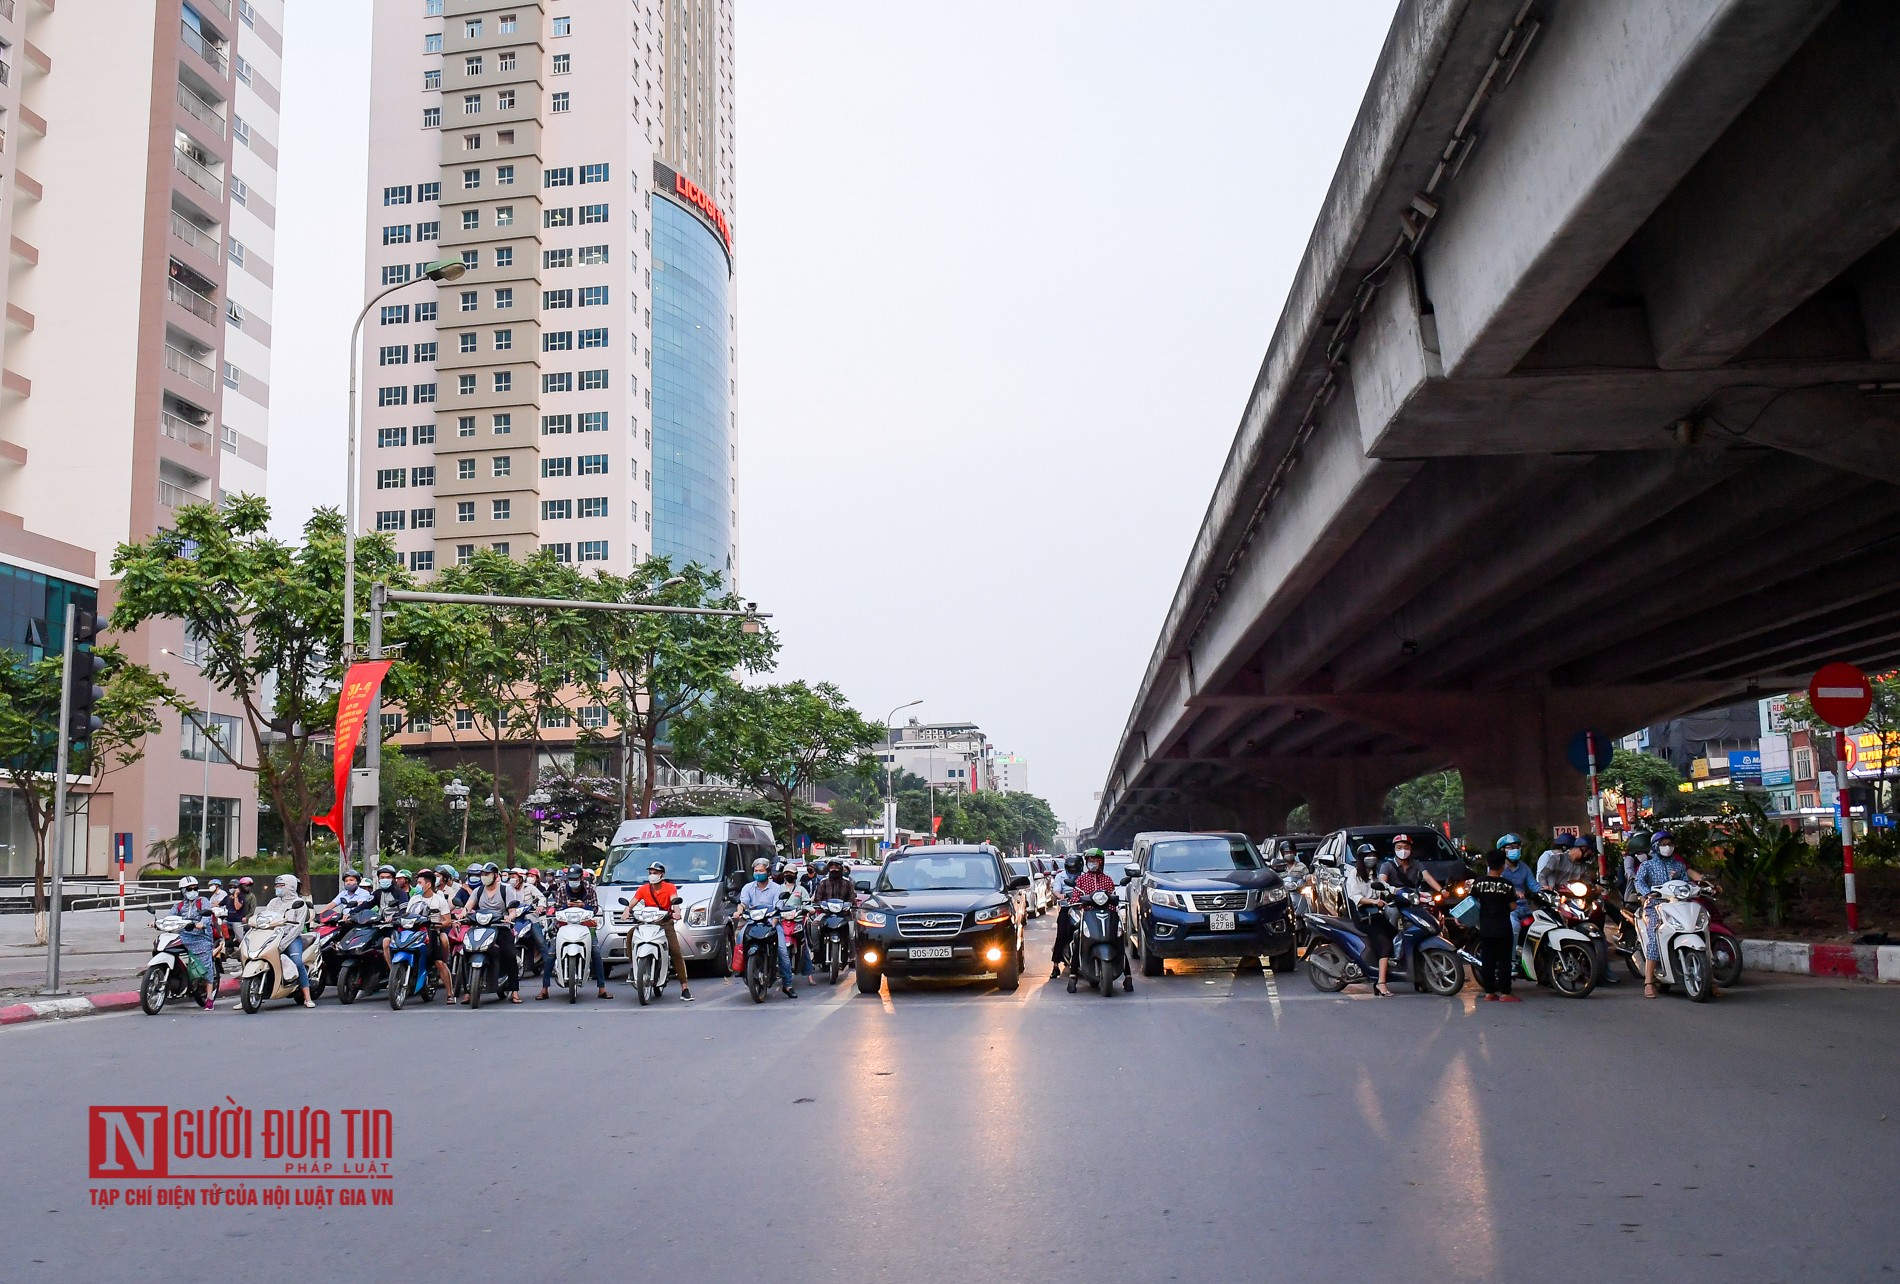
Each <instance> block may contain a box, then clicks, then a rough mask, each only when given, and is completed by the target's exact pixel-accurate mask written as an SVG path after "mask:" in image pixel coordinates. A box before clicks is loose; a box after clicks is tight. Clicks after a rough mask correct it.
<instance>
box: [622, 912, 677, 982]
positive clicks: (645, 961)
mask: <svg viewBox="0 0 1900 1284" xmlns="http://www.w3.org/2000/svg"><path fill="white" fill-rule="evenodd" d="M681 899H682V898H680V897H678V896H675V897H674V898H673V903H674V904H675V905H678V904H679V903H680V900H681ZM630 917H631V918H632V919H633V930H632V932H630V933H629V934H628V936H627V975H628V977H629V978H630V979H631V980H632V981H633V992H634V994H635V996H637V997H638V998H639V1000H640V1006H641V1007H645V1006H646V1005H647V1004H649V1003H651V1002H652V1001H653V1000H654V999H655V998H656V997H657V996H658V995H659V993H660V991H661V990H663V989H665V988H666V982H667V979H668V977H669V975H670V974H671V972H672V965H673V953H672V951H671V950H669V949H668V948H667V946H666V923H667V920H668V919H670V918H672V917H673V912H672V911H671V910H663V909H657V908H655V907H654V906H652V905H640V904H636V905H634V906H633V912H632V914H631V915H630ZM682 984H684V982H682Z"/></svg>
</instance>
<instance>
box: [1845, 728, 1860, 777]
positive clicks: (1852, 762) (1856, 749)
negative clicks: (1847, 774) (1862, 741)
mask: <svg viewBox="0 0 1900 1284" xmlns="http://www.w3.org/2000/svg"><path fill="white" fill-rule="evenodd" d="M1841 762H1842V763H1843V764H1845V765H1846V767H1847V769H1848V770H1849V771H1852V770H1853V769H1854V768H1856V767H1858V766H1860V746H1859V745H1857V744H1855V743H1854V737H1852V736H1849V737H1847V738H1846V739H1845V740H1843V741H1841Z"/></svg>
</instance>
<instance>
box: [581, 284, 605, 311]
mask: <svg viewBox="0 0 1900 1284" xmlns="http://www.w3.org/2000/svg"><path fill="white" fill-rule="evenodd" d="M581 306H582V307H584V308H604V307H606V306H607V287H606V286H604V285H590V286H588V287H586V288H585V289H583V290H582V291H581Z"/></svg>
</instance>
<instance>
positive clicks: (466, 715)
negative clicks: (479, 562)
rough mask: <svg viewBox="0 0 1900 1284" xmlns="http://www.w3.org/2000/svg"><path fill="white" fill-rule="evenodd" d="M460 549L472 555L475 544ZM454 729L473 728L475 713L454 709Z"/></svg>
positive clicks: (464, 545)
mask: <svg viewBox="0 0 1900 1284" xmlns="http://www.w3.org/2000/svg"><path fill="white" fill-rule="evenodd" d="M462 549H467V550H468V552H469V555H470V556H473V555H474V553H475V546H474V545H473V544H463V545H461V546H460V547H458V548H457V549H456V550H455V551H456V553H457V554H458V556H459V554H460V553H461V552H462ZM460 560H462V561H464V562H466V561H468V558H466V557H463V558H461V559H460ZM455 729H456V730H457V731H473V730H475V715H474V714H472V713H470V712H469V711H468V710H467V709H457V710H456V711H455Z"/></svg>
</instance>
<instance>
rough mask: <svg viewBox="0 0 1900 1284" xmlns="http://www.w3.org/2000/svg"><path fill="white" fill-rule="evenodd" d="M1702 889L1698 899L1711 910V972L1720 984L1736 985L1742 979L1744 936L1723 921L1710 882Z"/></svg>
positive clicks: (1705, 907)
mask: <svg viewBox="0 0 1900 1284" xmlns="http://www.w3.org/2000/svg"><path fill="white" fill-rule="evenodd" d="M1700 890H1701V893H1702V894H1701V895H1700V896H1698V897H1696V900H1697V902H1698V903H1699V904H1700V905H1701V906H1702V908H1703V909H1705V910H1707V911H1708V912H1709V974H1710V975H1711V976H1713V977H1714V978H1715V983H1716V984H1717V985H1718V986H1729V985H1735V984H1737V983H1738V982H1740V981H1741V979H1742V938H1741V937H1739V936H1737V935H1735V932H1734V930H1733V929H1731V928H1730V927H1729V925H1728V924H1727V923H1724V922H1723V921H1722V911H1721V909H1720V908H1718V907H1717V905H1716V903H1715V894H1714V893H1713V892H1711V891H1709V889H1708V884H1706V883H1704V884H1703V885H1702V887H1701V889H1700Z"/></svg>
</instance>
